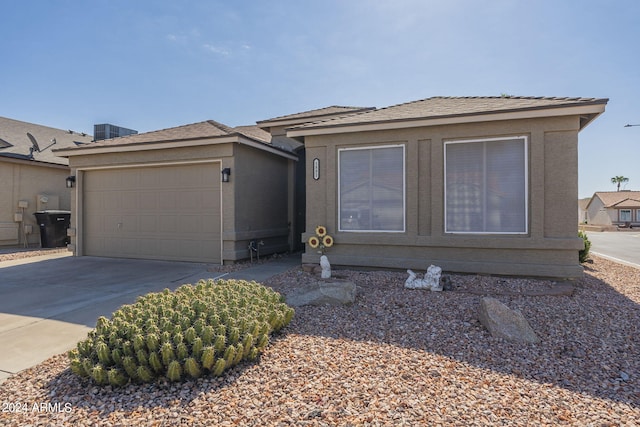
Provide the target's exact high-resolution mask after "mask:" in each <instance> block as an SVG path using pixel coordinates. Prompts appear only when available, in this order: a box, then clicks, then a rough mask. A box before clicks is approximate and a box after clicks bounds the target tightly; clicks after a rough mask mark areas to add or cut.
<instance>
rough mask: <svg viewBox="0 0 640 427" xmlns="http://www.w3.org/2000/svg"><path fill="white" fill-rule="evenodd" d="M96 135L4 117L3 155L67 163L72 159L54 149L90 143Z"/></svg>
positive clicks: (0, 131) (1, 127) (0, 130)
mask: <svg viewBox="0 0 640 427" xmlns="http://www.w3.org/2000/svg"><path fill="white" fill-rule="evenodd" d="M29 135H31V136H32V137H33V139H34V140H35V141H36V144H35V145H37V147H36V146H35V145H34V143H33V142H32V140H31V138H30V137H29ZM92 139H93V138H92V136H91V135H87V134H82V133H78V132H73V131H70V130H64V129H56V128H52V127H49V126H42V125H38V124H35V123H28V122H22V121H19V120H14V119H9V118H6V117H0V158H2V157H4V158H11V159H19V160H29V161H34V162H42V163H51V164H55V165H64V166H67V165H68V164H69V160H68V159H65V158H62V157H58V156H56V155H55V154H54V153H53V151H52V150H53V149H54V148H70V147H76V146H78V145H83V144H89V143H90V142H91V140H92ZM54 141H55V144H54V143H53V142H54ZM38 149H39V150H38Z"/></svg>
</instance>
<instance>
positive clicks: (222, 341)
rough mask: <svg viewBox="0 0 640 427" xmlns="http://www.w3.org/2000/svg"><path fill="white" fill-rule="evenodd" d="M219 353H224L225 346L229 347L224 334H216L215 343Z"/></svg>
mask: <svg viewBox="0 0 640 427" xmlns="http://www.w3.org/2000/svg"><path fill="white" fill-rule="evenodd" d="M213 347H214V348H215V349H216V353H217V354H219V355H220V354H223V353H224V350H225V348H227V338H226V337H225V336H224V335H216V340H215V342H214V344H213Z"/></svg>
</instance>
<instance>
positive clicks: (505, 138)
mask: <svg viewBox="0 0 640 427" xmlns="http://www.w3.org/2000/svg"><path fill="white" fill-rule="evenodd" d="M518 139H519V140H522V144H523V147H522V148H523V152H524V158H523V165H522V166H523V174H524V195H523V198H524V211H523V214H524V230H523V231H450V230H448V225H447V146H448V145H453V144H471V143H478V142H482V143H486V142H493V141H510V140H518ZM443 155H444V164H443V174H444V176H443V180H442V181H443V187H444V188H443V194H444V200H443V202H444V203H443V212H444V218H443V225H444V233H445V234H464V235H519V236H522V235H528V234H529V204H530V200H529V169H530V168H529V137H528V136H527V135H513V136H511V135H505V136H500V137H492V138H474V139H451V140H447V141H444V146H443Z"/></svg>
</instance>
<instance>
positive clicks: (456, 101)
mask: <svg viewBox="0 0 640 427" xmlns="http://www.w3.org/2000/svg"><path fill="white" fill-rule="evenodd" d="M607 102H608V99H606V98H559V97H524V96H468V97H442V96H435V97H431V98H426V99H421V100H418V101H412V102H407V103H403V104H398V105H393V106H390V107H385V108H379V109H376V110H369V111H365V112H362V113H359V114H353V115H349V116H345V117H339V118H334V119H330V120H326V121H322V122H315V123H309V124H304V125H300V126H298V127H296V129H311V128H324V127H335V126H349V125H360V124H373V123H382V122H393V121H407V120H422V119H430V118H447V117H458V116H471V115H479V114H491V113H506V112H515V111H526V110H536V109H548V108H561V107H569V106H578V105H593V104H606V103H607Z"/></svg>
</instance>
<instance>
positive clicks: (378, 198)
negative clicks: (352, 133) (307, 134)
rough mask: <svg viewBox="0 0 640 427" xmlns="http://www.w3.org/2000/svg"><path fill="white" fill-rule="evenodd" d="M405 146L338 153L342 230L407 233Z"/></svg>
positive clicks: (340, 223)
mask: <svg viewBox="0 0 640 427" xmlns="http://www.w3.org/2000/svg"><path fill="white" fill-rule="evenodd" d="M404 150H405V149H404V145H386V146H379V147H363V148H345V149H340V150H338V224H339V230H340V231H356V232H357V231H361V232H362V231H376V232H404V230H405V155H404Z"/></svg>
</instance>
